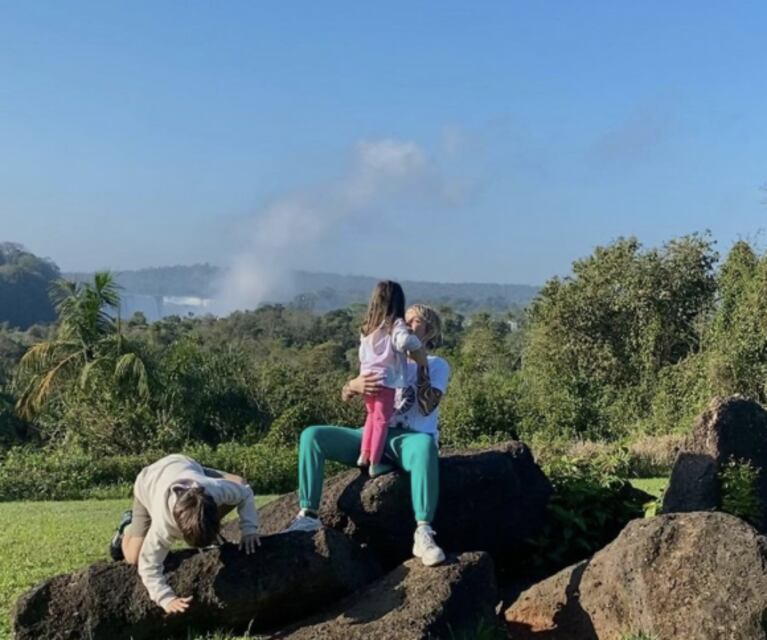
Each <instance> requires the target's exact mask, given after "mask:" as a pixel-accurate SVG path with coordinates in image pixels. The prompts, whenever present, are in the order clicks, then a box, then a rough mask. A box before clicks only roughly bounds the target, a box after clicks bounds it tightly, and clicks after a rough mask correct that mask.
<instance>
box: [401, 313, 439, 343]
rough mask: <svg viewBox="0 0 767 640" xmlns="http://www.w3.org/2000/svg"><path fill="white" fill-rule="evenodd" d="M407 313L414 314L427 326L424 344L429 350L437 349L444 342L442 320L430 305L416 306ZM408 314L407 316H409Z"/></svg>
mask: <svg viewBox="0 0 767 640" xmlns="http://www.w3.org/2000/svg"><path fill="white" fill-rule="evenodd" d="M407 313H414V314H415V315H416V316H418V317H419V318H420V319H421V320H423V322H424V324H425V325H426V330H425V332H424V335H423V343H424V345H425V346H426V348H427V349H435V348H436V347H438V346H439V344H440V342H441V341H442V318H440V317H439V314H438V313H437V311H436V310H435V309H434V308H433V307H430V306H429V305H428V304H414V305H411V306H410V307H408V310H407ZM407 313H406V314H405V315H407Z"/></svg>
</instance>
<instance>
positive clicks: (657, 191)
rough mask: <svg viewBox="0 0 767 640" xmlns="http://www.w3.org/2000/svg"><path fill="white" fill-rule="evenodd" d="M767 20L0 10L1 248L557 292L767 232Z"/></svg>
mask: <svg viewBox="0 0 767 640" xmlns="http://www.w3.org/2000/svg"><path fill="white" fill-rule="evenodd" d="M766 33H767V3H765V2H763V1H758V2H757V1H755V2H733V3H722V2H709V1H705V0H696V1H694V2H693V1H681V0H680V1H675V2H668V1H664V2H654V1H645V2H628V1H625V2H624V1H618V2H616V1H615V0H611V1H609V2H608V1H605V2H599V1H592V0H588V1H586V2H571V1H561V2H547V1H536V2H513V1H509V0H505V1H502V2H468V1H466V2H379V3H372V2H351V1H350V2H343V3H341V2H338V3H335V2H261V1H258V2H255V1H247V2H246V1H235V0H228V1H227V2H203V1H185V2H170V1H166V0H159V1H158V0H153V1H151V2H149V1H146V2H141V1H137V0H136V1H131V2H103V1H100V0H99V1H96V0H94V1H92V2H77V1H73V0H68V1H67V2H60V1H58V0H56V1H51V2H44V1H35V2H20V1H16V0H13V1H10V0H0V240H10V241H16V242H21V243H22V244H24V245H26V246H27V247H28V248H29V249H30V250H32V251H33V252H35V253H38V254H41V255H45V256H49V257H51V258H53V259H54V260H55V261H56V262H57V263H58V264H59V265H60V266H61V267H62V269H64V270H89V269H95V268H105V267H108V268H113V269H124V268H137V267H142V266H154V265H168V264H189V263H194V262H211V263H215V264H221V265H226V264H231V263H232V262H235V261H240V262H243V261H244V262H245V263H247V262H248V260H251V261H258V260H261V261H262V262H263V260H268V261H273V262H274V263H275V264H276V263H279V264H280V265H281V266H283V267H299V268H308V269H314V270H324V271H335V272H340V273H362V274H370V275H384V274H386V275H391V276H394V277H402V278H405V277H408V278H411V279H424V280H443V281H447V280H449V281H495V282H518V283H533V284H538V283H542V282H543V281H544V280H545V279H546V278H548V277H549V276H551V275H554V274H565V273H567V272H568V270H569V266H570V263H571V262H572V260H573V259H575V258H578V257H581V256H584V255H587V254H589V253H590V252H591V251H592V249H593V247H594V246H595V245H597V244H604V243H607V242H610V241H611V240H613V239H615V238H616V237H618V236H620V235H636V236H638V237H639V238H640V240H641V241H642V242H643V243H645V244H646V245H648V246H653V245H658V244H661V243H662V242H664V241H665V240H668V239H670V238H672V237H674V236H677V235H681V234H685V233H690V232H694V231H702V230H705V229H711V231H712V233H713V235H714V237H715V238H716V239H717V241H718V243H719V248H720V250H721V251H726V249H727V248H728V247H729V245H730V244H731V243H732V242H733V241H734V240H736V239H738V238H740V237H746V238H751V239H753V238H757V239H759V238H760V236H759V233H760V230H761V229H762V228H763V227H764V226H765V223H767V204H765V203H764V201H765V200H766V199H767V193H763V192H761V191H760V186H761V185H763V184H765V183H767V77H766V76H767V64H765V61H767V38H766V37H765V34H766Z"/></svg>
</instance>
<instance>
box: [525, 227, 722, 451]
mask: <svg viewBox="0 0 767 640" xmlns="http://www.w3.org/2000/svg"><path fill="white" fill-rule="evenodd" d="M715 261H716V253H715V252H714V251H713V249H712V242H711V240H710V239H709V238H708V236H698V235H693V236H686V237H683V238H680V239H678V240H672V241H671V242H668V243H666V244H665V245H664V246H663V247H662V248H661V249H651V250H642V248H641V245H640V244H639V242H638V241H637V240H636V239H634V238H628V239H621V240H618V241H617V242H615V243H614V244H612V245H610V246H608V247H597V249H596V251H595V252H594V254H593V255H592V256H590V257H588V258H586V259H583V260H578V261H576V262H575V263H574V264H573V275H572V276H571V277H568V278H565V279H559V278H554V279H552V280H550V281H549V282H548V283H547V284H546V286H545V287H544V288H543V290H542V291H541V293H540V295H539V296H538V297H537V298H536V300H535V301H534V303H533V304H532V307H531V309H530V318H529V326H530V328H529V334H528V343H527V349H526V351H525V354H524V359H523V367H522V372H523V375H524V381H525V394H526V396H527V400H528V403H529V408H530V412H531V415H530V416H529V418H528V420H529V428H530V429H545V430H547V431H549V432H557V431H561V430H565V431H566V432H568V433H571V434H573V435H576V434H577V435H581V436H586V437H591V438H610V437H616V436H619V435H621V434H622V433H625V428H626V425H627V423H630V422H631V421H632V420H633V419H636V418H637V417H639V416H642V415H644V414H645V413H646V412H647V406H648V404H649V400H650V399H651V396H652V391H653V382H654V380H655V378H656V376H657V375H658V372H659V371H660V370H661V369H662V368H663V367H665V366H668V365H673V364H676V363H679V362H681V361H683V360H684V359H685V358H686V357H688V356H690V355H692V354H694V353H696V352H697V351H698V350H699V349H700V344H701V328H702V322H703V320H704V319H705V317H706V314H707V313H708V311H709V310H710V309H711V307H712V305H713V302H714V293H715V287H716V281H715V278H714V271H713V266H714V263H715Z"/></svg>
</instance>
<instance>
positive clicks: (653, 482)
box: [630, 477, 668, 498]
mask: <svg viewBox="0 0 767 640" xmlns="http://www.w3.org/2000/svg"><path fill="white" fill-rule="evenodd" d="M630 482H631V484H632V485H634V486H635V487H636V488H637V489H641V490H642V491H646V492H647V493H649V494H650V495H651V496H654V497H656V498H657V497H658V496H660V494H661V493H663V490H664V489H665V488H666V486H667V485H668V478H665V477H663V478H632V479H631V481H630Z"/></svg>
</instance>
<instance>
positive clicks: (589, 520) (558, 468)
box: [530, 457, 648, 572]
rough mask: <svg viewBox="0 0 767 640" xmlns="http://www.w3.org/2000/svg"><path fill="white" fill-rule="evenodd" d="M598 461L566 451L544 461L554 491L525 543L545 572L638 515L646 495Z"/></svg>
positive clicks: (591, 548) (590, 549)
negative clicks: (544, 518) (539, 525)
mask: <svg viewBox="0 0 767 640" xmlns="http://www.w3.org/2000/svg"><path fill="white" fill-rule="evenodd" d="M602 465H604V461H602V462H600V461H596V462H595V461H592V460H588V459H583V458H581V459H577V458H568V457H561V458H558V459H556V460H553V461H550V462H549V463H548V464H546V465H544V471H545V472H546V475H547V476H548V477H549V479H550V480H551V483H552V484H553V486H554V495H553V496H552V498H551V500H550V501H549V505H548V511H549V514H548V515H549V517H548V522H547V523H546V524H545V525H544V529H543V531H542V533H541V535H539V536H538V537H537V538H536V539H535V540H532V541H531V543H530V544H531V547H532V554H531V563H532V565H533V568H536V569H539V570H545V571H546V572H550V571H554V570H557V569H559V568H561V567H564V566H567V565H569V564H572V563H574V562H577V561H578V560H581V559H583V558H585V557H587V556H590V555H592V554H593V553H594V552H596V551H597V550H599V549H601V548H602V547H603V546H605V545H606V544H608V543H609V542H610V541H612V540H613V538H615V536H617V535H618V533H620V531H621V530H622V529H623V527H624V526H625V525H626V524H627V523H628V522H629V521H630V520H633V519H634V518H641V517H642V515H643V505H644V504H645V502H646V501H647V499H648V495H647V494H645V493H644V492H642V491H639V490H637V489H634V488H633V487H632V486H631V484H630V483H629V482H628V481H627V480H625V479H622V478H619V477H618V476H616V475H614V473H613V471H612V470H610V469H609V468H607V467H605V466H602Z"/></svg>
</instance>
